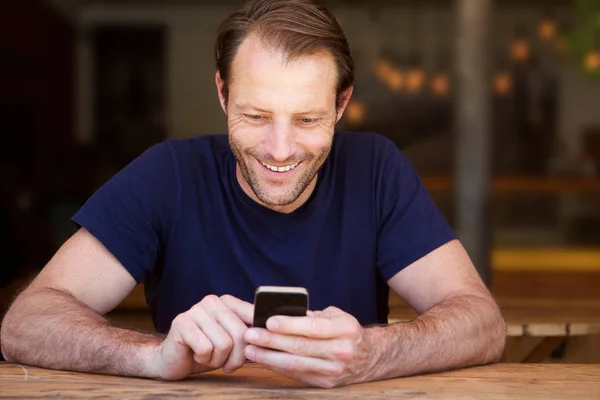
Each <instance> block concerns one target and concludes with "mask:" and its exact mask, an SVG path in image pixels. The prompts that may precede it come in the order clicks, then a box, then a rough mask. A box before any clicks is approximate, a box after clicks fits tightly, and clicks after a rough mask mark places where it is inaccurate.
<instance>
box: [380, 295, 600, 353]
mask: <svg viewBox="0 0 600 400" xmlns="http://www.w3.org/2000/svg"><path fill="white" fill-rule="evenodd" d="M498 304H499V305H500V309H501V311H502V315H503V316H504V319H505V321H506V324H507V328H508V336H509V337H516V338H523V339H526V338H532V337H535V338H538V339H539V340H538V341H537V343H535V342H534V343H535V345H534V346H533V348H531V349H528V351H526V352H525V353H524V354H523V355H522V356H521V357H520V359H518V360H515V361H518V362H525V363H534V362H542V361H544V360H546V359H548V358H549V356H550V355H551V354H552V353H553V352H555V351H556V350H557V348H560V347H561V346H564V345H565V343H566V342H567V341H568V339H569V338H570V337H573V336H583V335H600V302H597V301H556V300H531V299H529V300H526V299H499V300H498ZM416 315H417V314H416V313H415V312H414V311H413V310H412V309H410V308H409V307H408V306H407V305H406V304H404V303H402V302H401V301H399V300H398V299H391V300H390V322H396V321H406V320H411V319H413V318H414V317H415V316H416Z"/></svg>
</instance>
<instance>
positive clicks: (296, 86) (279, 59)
mask: <svg viewBox="0 0 600 400" xmlns="http://www.w3.org/2000/svg"><path fill="white" fill-rule="evenodd" d="M336 83H337V69H336V65H335V62H334V59H333V57H332V56H331V55H330V54H329V53H326V52H320V53H315V54H311V55H306V56H301V57H297V58H293V59H290V60H288V59H287V58H286V55H285V53H284V52H283V51H281V50H279V49H275V48H273V47H272V46H269V45H266V44H265V43H264V41H262V40H260V39H259V38H258V37H257V36H256V35H250V36H249V37H248V38H247V39H246V40H245V41H244V42H243V43H242V44H241V46H240V48H239V49H238V53H237V54H236V57H235V58H234V60H233V63H232V67H231V74H230V82H229V84H230V88H232V89H233V88H234V87H235V86H238V87H239V86H243V87H246V88H248V87H249V86H254V87H256V88H261V89H262V90H264V91H278V92H285V91H296V92H297V91H306V92H307V93H308V92H312V93H313V94H315V95H323V94H325V93H328V92H333V93H335V88H336V86H337V85H336Z"/></svg>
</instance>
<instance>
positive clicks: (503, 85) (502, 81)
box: [493, 72, 512, 95]
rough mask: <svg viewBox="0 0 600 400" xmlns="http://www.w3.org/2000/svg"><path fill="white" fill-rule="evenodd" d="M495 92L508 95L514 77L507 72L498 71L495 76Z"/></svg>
mask: <svg viewBox="0 0 600 400" xmlns="http://www.w3.org/2000/svg"><path fill="white" fill-rule="evenodd" d="M493 83H494V92H495V93H496V94H499V95H506V94H507V93H508V92H510V89H511V86H512V79H511V78H510V75H509V74H508V73H507V72H498V73H497V74H496V75H495V76H494V82H493Z"/></svg>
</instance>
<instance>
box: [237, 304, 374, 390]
mask: <svg viewBox="0 0 600 400" xmlns="http://www.w3.org/2000/svg"><path fill="white" fill-rule="evenodd" d="M367 338H368V335H367V334H366V331H365V330H364V329H363V328H362V327H361V326H360V324H359V323H358V321H357V320H356V319H355V318H354V317H353V316H351V315H350V314H347V313H345V312H343V311H342V310H340V309H338V308H335V307H329V308H327V309H325V310H324V311H320V312H319V311H313V312H309V315H308V316H306V317H286V316H275V317H271V318H269V319H268V320H267V329H261V328H251V329H249V330H248V331H247V332H246V335H245V339H246V342H248V344H249V345H248V347H246V357H248V359H250V360H252V361H255V362H257V363H260V364H264V365H266V366H268V367H269V368H271V369H272V370H274V371H275V372H278V373H280V374H281V375H284V376H287V377H289V378H292V379H295V380H298V381H301V382H304V383H307V384H310V385H313V386H319V387H325V388H330V387H334V386H340V385H346V384H350V383H355V382H360V381H365V380H367V379H368V377H367V376H366V371H368V370H369V369H370V366H371V365H370V364H371V361H372V357H370V345H369V343H368V340H366V339H367ZM276 350H280V351H276Z"/></svg>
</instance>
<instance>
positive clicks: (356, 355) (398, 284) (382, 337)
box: [246, 240, 506, 387]
mask: <svg viewBox="0 0 600 400" xmlns="http://www.w3.org/2000/svg"><path fill="white" fill-rule="evenodd" d="M389 284H390V286H391V287H392V288H393V289H394V290H395V291H396V292H397V293H398V294H399V295H400V296H402V297H403V298H404V299H405V300H406V301H407V302H408V303H409V304H410V305H411V306H413V307H414V308H415V309H416V310H417V311H418V312H419V313H421V315H419V317H417V318H416V319H415V320H413V321H411V322H405V323H397V324H391V325H388V326H377V327H370V328H363V327H361V326H360V325H359V324H358V321H357V320H356V319H355V318H354V317H352V316H351V315H349V314H347V313H345V312H343V311H342V310H339V309H337V308H335V307H330V308H328V309H326V310H324V311H322V312H313V313H312V314H311V315H309V316H308V317H307V318H291V317H282V316H277V317H272V318H270V319H269V320H268V321H267V328H268V330H264V329H250V330H248V332H247V333H246V340H247V342H248V343H249V344H251V345H250V346H248V348H247V349H246V356H247V357H248V358H249V359H251V360H254V361H256V362H259V363H263V364H266V365H268V366H270V367H271V368H272V369H274V370H276V371H278V372H279V373H281V374H283V375H286V376H289V377H291V378H294V379H297V380H300V381H304V382H307V383H309V384H312V385H316V386H322V387H332V386H339V385H346V384H350V383H356V382H365V381H374V380H381V379H387V378H394V377H400V376H407V375H414V374H419V373H425V372H434V371H442V370H448V369H453V368H459V367H466V366H471V365H478V364H486V363H490V362H493V361H495V360H497V359H498V358H499V357H500V356H501V354H502V351H503V349H504V344H505V340H506V332H505V325H504V321H503V319H502V316H501V314H500V311H499V309H498V307H497V305H496V304H495V302H494V300H493V299H492V297H491V295H490V294H489V292H488V291H487V289H486V288H485V286H484V285H483V283H482V282H481V280H480V279H479V276H478V275H477V273H476V271H475V268H474V267H473V264H472V263H471V261H470V260H469V257H468V256H467V254H466V252H465V251H464V249H463V247H462V246H461V244H460V243H459V242H458V241H457V240H454V241H452V242H449V243H447V244H446V245H443V246H441V247H439V248H438V249H436V250H434V251H432V252H431V253H429V254H428V255H426V256H425V257H423V258H421V259H419V260H417V261H416V262H414V263H413V264H411V265H410V266H408V267H407V268H405V269H404V270H403V271H401V272H399V273H397V274H396V275H395V276H394V277H392V278H391V279H390V281H389ZM270 348H272V349H277V350H281V351H271V350H268V349H270Z"/></svg>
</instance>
